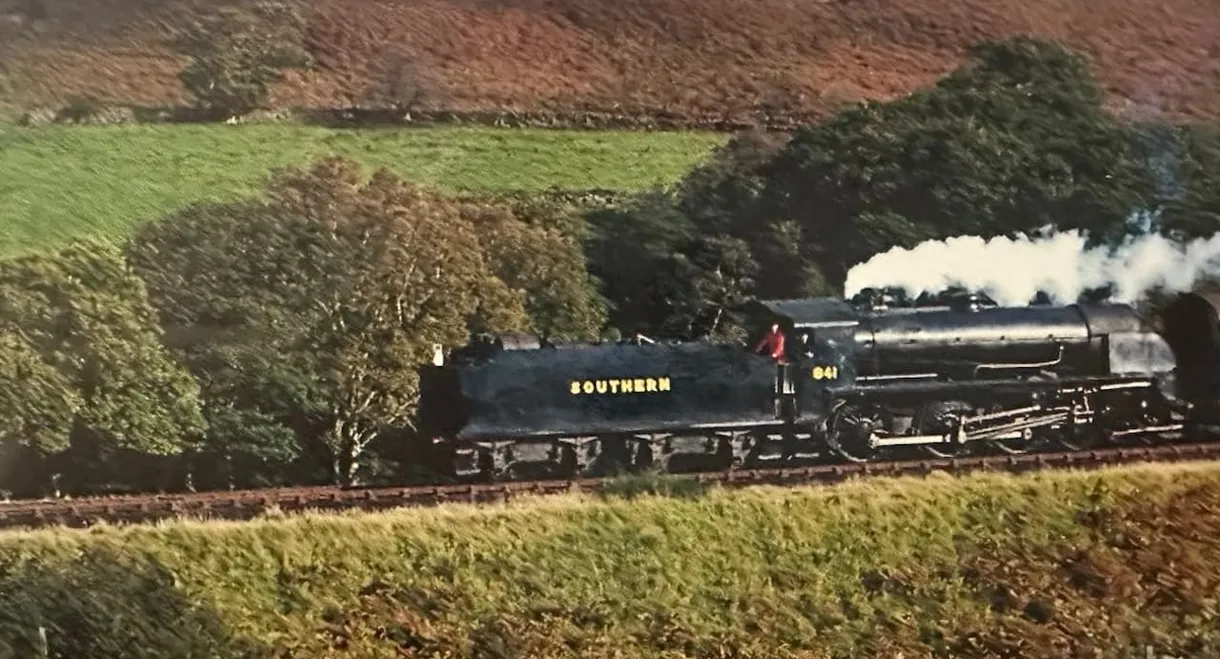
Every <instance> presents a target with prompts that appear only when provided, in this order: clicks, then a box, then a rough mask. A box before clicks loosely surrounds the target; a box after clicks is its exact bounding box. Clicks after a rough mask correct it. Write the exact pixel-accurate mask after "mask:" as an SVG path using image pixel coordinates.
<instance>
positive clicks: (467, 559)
mask: <svg viewBox="0 0 1220 659" xmlns="http://www.w3.org/2000/svg"><path fill="white" fill-rule="evenodd" d="M1218 511H1220V466H1216V465H1176V466H1158V467H1138V468H1124V469H1114V470H1109V471H1104V472H1097V473H1062V472H1058V473H1041V474H1038V475H1033V476H1028V477H1011V476H998V475H997V476H972V477H965V478H960V479H957V478H950V477H934V478H929V479H926V480H916V479H908V480H898V481H892V480H881V479H873V480H869V481H867V482H859V483H849V484H845V485H842V486H836V487H831V488H804V489H790V490H779V489H758V490H746V491H732V492H722V491H711V492H696V493H682V494H680V495H669V496H643V497H634V498H630V499H627V498H611V499H596V500H590V499H581V498H575V497H573V498H569V499H560V500H554V499H548V500H545V501H538V502H530V503H518V504H514V505H512V506H510V507H506V508H505V507H496V508H481V509H478V508H470V507H464V506H453V507H446V508H440V509H431V510H410V511H401V512H395V513H388V514H376V515H351V516H312V517H304V518H294V519H269V520H265V521H260V522H256V523H250V524H235V523H215V524H199V523H173V524H167V525H164V526H160V527H154V528H131V529H98V530H94V531H91V532H66V531H60V532H51V531H43V532H35V533H21V534H6V535H3V536H0V640H3V641H4V642H5V643H7V645H8V646H9V647H10V648H12V649H14V650H16V655H15V656H27V655H28V654H29V653H32V652H35V651H36V647H37V646H38V645H39V644H40V643H42V641H41V640H39V639H40V632H39V629H40V628H41V629H43V630H45V635H46V638H47V644H48V645H49V646H50V647H49V648H48V649H50V650H51V653H50V654H51V656H89V657H94V658H95V659H105V658H107V657H119V656H123V657H145V656H147V657H153V656H157V657H164V656H184V657H185V656H205V655H206V656H212V657H222V656H239V655H242V654H246V655H247V656H270V655H271V654H272V653H276V654H278V656H285V657H311V658H316V657H336V658H337V657H385V656H415V657H424V656H474V657H575V656H582V657H603V656H604V657H611V656H616V657H660V656H703V657H706V656H718V657H768V658H771V657H865V656H867V657H897V656H902V657H904V658H906V659H911V658H913V657H934V656H958V657H1008V656H1030V657H1034V656H1056V657H1086V656H1087V657H1094V656H1105V657H1144V656H1146V655H1145V652H1146V648H1151V649H1152V650H1153V651H1154V652H1155V653H1156V654H1157V656H1161V655H1172V656H1179V657H1181V656H1199V657H1203V656H1216V654H1217V651H1220V631H1217V630H1220V625H1217V624H1216V623H1217V615H1218V614H1217V599H1216V593H1217V592H1218V590H1220V588H1218V587H1220V533H1218V531H1220V512H1218ZM2 647H3V646H0V648H2ZM399 650H401V651H402V652H401V653H400V654H395V652H396V651H399ZM56 652H58V653H59V654H58V655H57V654H56ZM133 652H135V654H133ZM31 656H34V655H31Z"/></svg>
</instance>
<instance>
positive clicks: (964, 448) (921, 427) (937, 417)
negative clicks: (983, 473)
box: [915, 400, 974, 458]
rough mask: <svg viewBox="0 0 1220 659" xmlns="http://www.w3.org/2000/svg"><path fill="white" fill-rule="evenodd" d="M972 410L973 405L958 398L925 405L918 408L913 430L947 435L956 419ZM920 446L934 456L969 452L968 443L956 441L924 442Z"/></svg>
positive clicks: (957, 456)
mask: <svg viewBox="0 0 1220 659" xmlns="http://www.w3.org/2000/svg"><path fill="white" fill-rule="evenodd" d="M972 411H974V407H973V406H971V405H970V404H969V403H966V402H964V401H958V400H950V401H944V402H940V403H932V404H930V405H925V406H923V407H921V408H920V409H919V413H918V416H917V417H916V421H915V431H916V433H917V434H920V435H936V434H941V435H948V434H949V433H951V432H952V431H953V427H954V425H955V424H956V422H957V420H958V419H959V418H961V417H962V415H964V414H969V413H971V412H972ZM920 448H921V449H923V451H924V452H926V453H928V454H930V455H932V456H933V457H936V458H960V457H964V456H966V455H968V454H969V453H970V445H969V444H965V443H958V442H945V443H942V444H925V445H923V446H921V447H920Z"/></svg>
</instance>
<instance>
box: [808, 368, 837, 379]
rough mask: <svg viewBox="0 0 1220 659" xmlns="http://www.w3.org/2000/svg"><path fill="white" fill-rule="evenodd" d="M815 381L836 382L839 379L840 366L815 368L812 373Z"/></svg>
mask: <svg viewBox="0 0 1220 659" xmlns="http://www.w3.org/2000/svg"><path fill="white" fill-rule="evenodd" d="M810 375H812V376H813V379H814V380H835V379H837V378H838V377H839V367H838V366H814V367H813V371H812V372H811V373H810Z"/></svg>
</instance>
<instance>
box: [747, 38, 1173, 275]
mask: <svg viewBox="0 0 1220 659" xmlns="http://www.w3.org/2000/svg"><path fill="white" fill-rule="evenodd" d="M973 54H974V58H975V59H974V61H973V62H972V63H971V64H970V65H968V66H965V67H962V68H961V69H959V70H957V71H955V72H953V73H952V74H950V75H949V76H947V77H946V78H945V79H943V80H941V81H940V82H939V83H937V85H936V86H934V87H932V88H930V89H927V90H923V91H921V92H918V93H916V94H913V95H912V96H910V97H908V98H904V99H901V100H898V101H895V102H891V103H884V104H870V105H866V106H862V107H859V108H856V109H852V110H849V111H846V112H843V113H840V114H839V115H837V116H835V117H834V118H832V119H830V120H829V121H827V122H825V123H823V124H820V125H816V126H808V127H805V128H802V129H801V130H800V131H798V133H797V134H796V135H795V136H794V137H793V139H792V140H791V142H790V143H789V144H788V145H787V146H786V147H785V148H784V149H783V150H782V151H781V152H780V153H779V154H778V155H777V156H776V157H775V158H774V159H773V160H772V162H771V163H769V164H768V166H767V167H766V168H765V174H766V178H767V179H768V185H767V189H766V191H765V192H764V193H763V194H762V201H761V202H760V209H759V210H758V211H757V212H759V213H760V214H761V216H763V217H767V218H772V221H775V222H782V221H791V222H795V223H796V224H797V225H799V226H800V227H801V240H802V241H803V242H804V245H803V246H802V251H803V252H804V253H806V254H807V255H808V256H809V258H810V259H811V260H812V261H813V262H815V263H817V265H818V266H819V267H820V269H821V270H822V272H824V273H825V274H826V276H827V279H828V280H829V281H830V282H831V283H832V284H834V285H835V286H838V285H839V284H841V282H842V281H843V278H844V277H845V275H846V272H847V270H848V269H849V268H850V267H851V266H852V265H854V264H855V263H858V262H860V261H863V260H866V259H867V258H869V257H870V256H872V255H873V254H874V253H875V252H876V251H878V250H880V249H887V248H889V247H892V246H895V245H899V246H904V247H909V246H912V245H913V244H915V243H917V242H919V241H921V240H925V239H928V238H944V237H947V236H951V235H962V234H973V235H982V236H995V235H1002V234H1013V233H1015V232H1019V231H1026V232H1028V231H1031V230H1033V229H1036V228H1038V227H1041V226H1044V225H1047V224H1054V225H1057V226H1059V227H1060V228H1081V229H1085V230H1088V231H1089V232H1090V233H1091V234H1093V235H1095V236H1097V237H1098V239H1099V240H1104V239H1107V238H1110V237H1113V236H1114V235H1116V234H1118V233H1121V232H1122V231H1124V225H1125V218H1126V216H1127V214H1128V213H1130V212H1131V211H1132V210H1133V209H1137V208H1144V207H1147V206H1148V205H1149V204H1150V203H1152V201H1153V199H1154V197H1155V189H1154V185H1153V183H1152V180H1151V178H1150V177H1149V175H1148V170H1147V168H1146V166H1145V164H1144V163H1143V162H1142V159H1141V157H1140V154H1139V153H1138V151H1137V150H1136V149H1135V148H1134V145H1133V143H1132V140H1131V135H1130V133H1129V131H1128V130H1127V128H1126V127H1125V126H1124V125H1122V124H1121V123H1119V122H1118V121H1117V120H1115V119H1114V118H1113V117H1111V116H1110V115H1108V114H1107V113H1106V112H1105V110H1104V108H1103V107H1102V105H1101V97H1102V95H1101V92H1100V89H1099V88H1098V85H1097V83H1096V81H1095V80H1094V79H1093V77H1092V75H1091V73H1090V71H1089V66H1088V62H1087V60H1085V59H1084V58H1082V57H1080V56H1078V55H1076V54H1074V53H1071V52H1069V51H1067V50H1065V49H1063V48H1061V47H1059V46H1057V45H1054V44H1049V43H1044V42H1040V41H1036V40H1032V39H1026V38H1017V39H1011V40H1008V41H1004V42H999V43H992V44H984V45H982V46H980V47H978V48H976V49H974V51H973Z"/></svg>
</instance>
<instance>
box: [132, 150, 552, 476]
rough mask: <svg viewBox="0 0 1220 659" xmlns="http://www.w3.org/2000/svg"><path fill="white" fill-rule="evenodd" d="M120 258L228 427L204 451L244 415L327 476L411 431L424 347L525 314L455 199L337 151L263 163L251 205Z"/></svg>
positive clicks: (522, 299) (228, 440) (157, 231)
mask: <svg viewBox="0 0 1220 659" xmlns="http://www.w3.org/2000/svg"><path fill="white" fill-rule="evenodd" d="M502 221H506V220H503V219H502ZM129 254H130V258H131V260H132V262H133V263H134V264H135V265H136V267H137V268H139V269H140V271H141V273H142V274H143V275H144V276H145V277H146V278H147V279H148V281H149V287H150V290H151V291H153V299H154V301H155V302H156V304H157V306H158V308H159V309H160V310H161V312H162V314H163V315H164V316H165V318H166V323H167V324H172V325H174V326H175V327H177V328H179V330H178V331H179V336H180V337H183V340H182V341H181V343H179V344H178V347H177V349H178V350H179V351H180V352H181V353H182V354H183V355H184V358H185V359H187V360H188V362H189V363H190V364H191V365H192V370H195V371H196V372H197V373H199V374H200V378H201V380H203V382H204V386H205V388H206V389H207V391H208V394H209V414H210V415H211V417H212V418H222V417H223V418H226V419H227V420H226V421H225V422H224V423H218V424H217V428H219V429H224V428H229V429H231V432H232V433H233V434H231V435H227V436H226V437H225V438H223V439H222V438H219V437H214V438H213V439H212V440H210V441H212V442H214V444H213V446H223V447H226V448H225V449H224V450H226V451H231V450H233V449H235V448H236V447H238V446H242V445H243V442H244V441H246V440H245V439H244V438H243V437H240V436H237V433H238V431H239V430H240V429H241V428H242V427H243V426H244V425H245V424H247V423H254V424H255V425H256V427H257V428H260V430H259V432H260V433H261V437H262V438H263V443H264V444H266V445H271V446H278V445H279V443H280V438H282V436H283V435H282V434H281V433H282V431H281V429H282V428H290V429H292V430H293V431H294V433H296V435H297V436H299V437H303V438H305V439H306V440H312V441H316V442H318V443H319V445H320V446H321V447H323V449H324V452H325V453H326V454H327V456H328V458H329V464H328V470H329V475H330V477H331V478H332V479H333V480H336V481H339V482H350V481H351V480H352V479H353V478H355V476H356V473H357V470H358V469H359V467H360V466H361V464H362V461H364V462H366V461H367V458H368V457H369V456H368V455H367V450H368V449H369V446H370V445H371V443H372V442H373V440H374V439H375V438H376V437H377V436H378V435H379V434H380V433H382V432H384V431H387V430H390V429H394V428H399V427H410V426H411V423H412V420H413V415H414V412H415V405H416V402H417V399H418V382H417V376H416V368H417V367H418V366H419V365H420V364H423V363H426V362H427V361H429V360H430V359H431V357H432V346H433V345H434V344H442V345H450V346H452V345H456V344H460V343H463V342H465V341H466V339H467V338H468V336H469V332H470V331H471V329H472V328H473V329H476V330H489V331H505V330H520V329H525V328H528V327H529V325H530V322H531V320H530V318H529V316H528V314H527V312H526V297H527V296H526V295H525V293H524V292H523V291H522V290H514V289H513V288H512V287H510V286H509V285H506V284H505V282H504V281H503V280H501V279H500V278H499V277H498V276H497V274H496V272H495V270H494V268H493V267H492V264H491V259H490V258H489V257H488V256H487V252H486V250H485V249H484V247H483V244H482V242H481V238H480V231H479V227H478V226H477V225H476V223H475V221H473V219H472V217H471V216H470V209H469V208H468V207H467V206H466V205H465V204H464V203H463V202H460V201H458V200H455V199H449V198H445V197H442V196H439V195H436V194H434V193H430V192H427V191H425V190H422V189H420V188H416V187H413V186H409V185H406V184H405V183H403V182H402V181H400V180H398V179H397V178H395V177H394V176H393V175H391V174H389V173H388V172H387V171H385V170H381V171H378V172H376V173H374V174H373V176H372V178H371V179H369V180H367V181H366V180H364V178H363V177H362V175H361V172H360V169H359V167H358V166H357V165H356V164H355V163H353V162H351V161H347V160H343V159H339V158H330V159H326V160H323V161H320V162H318V163H317V164H315V165H314V166H313V167H312V168H310V169H308V170H301V169H287V170H283V171H280V172H277V173H276V175H275V176H274V177H273V179H272V182H271V184H270V186H269V195H268V198H267V199H265V200H255V201H247V202H242V203H240V204H229V205H223V206H215V205H213V206H200V207H196V208H194V209H191V210H190V211H188V212H186V213H183V214H181V215H180V216H179V217H176V218H170V219H167V220H164V221H161V222H159V223H157V224H156V225H154V226H150V227H148V228H146V229H145V230H144V231H143V232H142V233H141V234H140V235H139V236H137V238H136V239H135V240H134V241H133V243H132V245H131V247H130V248H129ZM225 415H227V416H225ZM214 432H219V430H217V429H214Z"/></svg>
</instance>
